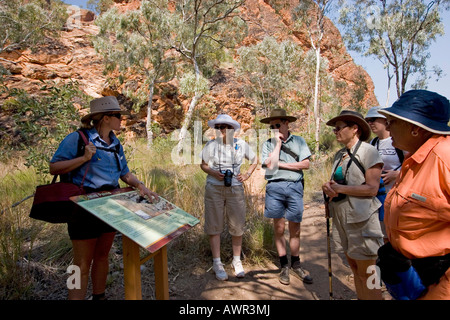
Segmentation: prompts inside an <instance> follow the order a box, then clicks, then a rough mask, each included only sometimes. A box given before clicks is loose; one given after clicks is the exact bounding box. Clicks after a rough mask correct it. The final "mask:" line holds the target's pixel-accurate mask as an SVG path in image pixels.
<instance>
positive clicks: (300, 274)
mask: <svg viewBox="0 0 450 320" xmlns="http://www.w3.org/2000/svg"><path fill="white" fill-rule="evenodd" d="M291 273H292V274H293V275H294V276H296V277H297V278H299V279H300V280H302V281H303V282H304V283H307V284H311V283H313V279H312V277H311V276H310V275H309V274H308V273H306V271H305V270H303V268H302V267H300V266H298V267H292V268H291Z"/></svg>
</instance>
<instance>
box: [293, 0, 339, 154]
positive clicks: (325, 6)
mask: <svg viewBox="0 0 450 320" xmlns="http://www.w3.org/2000/svg"><path fill="white" fill-rule="evenodd" d="M331 2H332V0H300V1H299V4H298V6H297V7H296V8H295V9H294V11H293V18H294V21H295V28H296V29H303V30H306V32H307V34H308V37H309V42H310V44H311V48H312V49H313V50H314V52H315V56H316V59H315V62H316V70H315V81H314V119H315V124H316V125H315V151H316V154H318V152H319V139H320V104H319V103H320V97H319V94H320V70H321V61H322V59H321V45H322V40H323V36H324V34H325V19H326V14H327V13H328V11H329V9H330V4H331Z"/></svg>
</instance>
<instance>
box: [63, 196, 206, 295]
mask: <svg viewBox="0 0 450 320" xmlns="http://www.w3.org/2000/svg"><path fill="white" fill-rule="evenodd" d="M70 199H71V200H72V201H74V202H75V203H76V204H77V205H79V206H81V207H82V208H84V209H85V210H87V211H89V212H90V213H91V214H93V215H94V216H96V217H97V218H99V219H100V220H102V221H104V222H106V223H107V224H109V225H110V226H112V227H113V228H114V229H116V230H117V231H118V232H120V233H122V247H123V267H124V281H125V299H126V300H141V299H142V287H141V264H143V263H144V262H145V261H147V260H148V259H152V258H153V259H154V260H153V261H154V269H155V270H154V272H155V291H156V299H158V300H168V299H169V275H168V265H167V244H168V243H169V242H170V241H172V240H173V239H175V238H176V237H178V236H180V235H181V234H183V233H184V232H186V231H188V230H189V229H191V228H193V227H194V226H195V225H197V224H198V223H199V222H200V221H199V220H198V219H197V218H195V217H193V216H191V215H190V214H188V213H187V212H185V211H183V210H182V209H180V208H178V207H177V206H176V205H174V204H173V203H170V202H169V201H167V200H165V199H164V198H162V197H159V200H158V202H156V203H152V202H148V201H147V200H146V199H144V200H143V199H141V197H140V196H139V192H137V191H136V190H134V189H132V188H122V189H114V190H110V191H101V192H96V193H90V194H86V195H81V196H75V197H71V198H70ZM139 248H144V249H145V250H147V251H148V252H149V253H150V254H149V255H148V256H146V257H145V258H143V259H141V257H140V254H139Z"/></svg>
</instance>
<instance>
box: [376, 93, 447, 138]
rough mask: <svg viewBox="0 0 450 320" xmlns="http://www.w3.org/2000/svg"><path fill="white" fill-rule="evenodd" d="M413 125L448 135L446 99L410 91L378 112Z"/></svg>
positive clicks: (435, 94)
mask: <svg viewBox="0 0 450 320" xmlns="http://www.w3.org/2000/svg"><path fill="white" fill-rule="evenodd" d="M378 112H379V113H381V114H384V115H389V116H393V117H396V118H399V119H401V120H404V121H406V122H409V123H412V124H415V125H417V126H419V127H421V128H423V129H425V130H427V131H430V132H433V133H438V134H450V127H449V126H448V122H449V119H450V103H449V101H448V99H447V98H446V97H444V96H441V95H440V94H437V93H436V92H432V91H428V90H410V91H407V92H405V93H404V94H402V95H401V96H400V98H399V99H398V100H397V101H395V102H394V104H393V105H392V106H391V107H390V108H387V109H381V110H379V111H378Z"/></svg>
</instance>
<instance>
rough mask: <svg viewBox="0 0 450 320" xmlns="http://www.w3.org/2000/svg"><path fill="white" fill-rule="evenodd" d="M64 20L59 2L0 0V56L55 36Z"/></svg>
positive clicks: (33, 45) (63, 10) (63, 12)
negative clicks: (7, 51)
mask: <svg viewBox="0 0 450 320" xmlns="http://www.w3.org/2000/svg"><path fill="white" fill-rule="evenodd" d="M66 19H67V12H66V9H65V6H63V4H62V2H61V1H59V0H50V1H45V0H33V1H25V0H15V1H10V0H0V20H1V21H2V25H1V27H0V53H1V52H3V51H5V50H14V49H20V48H24V47H30V48H33V47H35V46H36V45H39V44H40V43H41V42H42V41H44V40H45V38H46V37H47V36H53V37H54V36H55V35H56V34H57V32H58V31H59V30H61V29H62V27H63V25H64V23H65V21H66Z"/></svg>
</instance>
